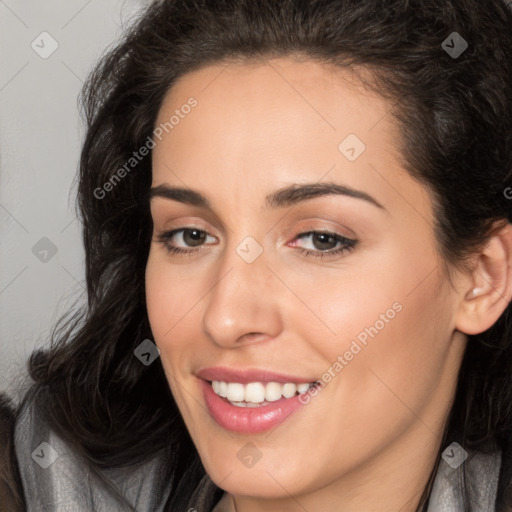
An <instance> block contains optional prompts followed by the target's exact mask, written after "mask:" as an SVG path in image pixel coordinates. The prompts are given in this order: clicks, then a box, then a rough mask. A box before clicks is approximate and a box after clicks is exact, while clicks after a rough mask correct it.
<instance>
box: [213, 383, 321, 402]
mask: <svg viewBox="0 0 512 512" xmlns="http://www.w3.org/2000/svg"><path fill="white" fill-rule="evenodd" d="M311 386H314V383H311V384H308V383H301V384H294V383H293V382H287V383H286V384H281V383H279V382H267V383H266V384H263V383H262V382H249V383H247V384H241V383H239V382H223V381H217V380H214V381H213V382H212V388H213V391H214V392H215V393H216V394H217V395H219V396H221V397H223V398H227V399H228V400H229V401H230V402H231V404H232V405H235V406H236V407H259V406H261V405H267V404H268V403H269V402H275V401H276V400H279V399H280V398H281V397H282V396H284V397H285V398H291V397H292V396H295V394H296V393H299V394H301V393H304V392H306V391H307V390H308V389H309V388H310V387H311Z"/></svg>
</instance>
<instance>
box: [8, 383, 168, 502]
mask: <svg viewBox="0 0 512 512" xmlns="http://www.w3.org/2000/svg"><path fill="white" fill-rule="evenodd" d="M14 439H15V452H16V458H17V460H18V464H19V468H20V474H21V480H22V483H23V488H24V490H25V497H26V502H27V507H28V509H29V510H52V512H67V511H68V510H73V512H89V511H90V510H95V511H97V512H103V511H107V510H108V511H109V512H125V511H134V510H136V511H138V512H149V511H152V512H153V511H154V512H160V511H162V512H163V509H162V508H161V504H159V503H155V501H154V498H153V494H154V489H155V486H156V484H157V482H158V475H159V473H158V469H159V466H158V460H156V459H153V460H151V461H149V462H148V463H145V464H144V465H138V466H137V467H135V466H133V467H124V468H104V467H99V466H98V465H96V464H95V463H94V462H93V461H92V460H90V459H88V458H86V457H84V456H83V455H81V454H80V453H79V452H78V450H75V449H73V447H72V446H71V444H70V443H68V442H66V440H64V439H63V438H62V437H61V436H59V435H58V434H57V433H56V432H55V430H54V429H52V428H51V427H50V426H49V424H48V422H47V421H46V418H45V415H44V411H41V410H40V408H39V407H38V400H37V394H36V393H30V394H29V395H27V397H26V398H25V399H24V401H23V403H22V405H21V406H20V411H19V414H18V418H17V421H16V426H15V432H14Z"/></svg>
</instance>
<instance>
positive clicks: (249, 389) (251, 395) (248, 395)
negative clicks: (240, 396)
mask: <svg viewBox="0 0 512 512" xmlns="http://www.w3.org/2000/svg"><path fill="white" fill-rule="evenodd" d="M244 396H245V401H246V402H252V403H256V404H257V403H258V402H263V400H265V386H264V385H263V384H262V383H261V382H249V384H246V386H245V395H244ZM279 398H281V394H279ZM267 400H268V399H267Z"/></svg>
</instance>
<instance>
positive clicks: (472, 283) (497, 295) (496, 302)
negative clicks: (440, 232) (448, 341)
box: [455, 222, 512, 334]
mask: <svg viewBox="0 0 512 512" xmlns="http://www.w3.org/2000/svg"><path fill="white" fill-rule="evenodd" d="M500 225H501V226H502V227H501V228H498V230H497V231H495V232H494V234H493V235H492V236H491V238H489V240H488V242H487V244H486V245H485V247H484V248H483V249H482V250H481V252H479V253H478V254H475V255H474V260H473V261H474V265H473V268H472V270H471V272H469V273H468V274H466V275H465V277H464V278H463V280H462V286H461V289H460V298H461V302H460V305H459V309H458V311H457V315H456V319H455V327H456V328H457V329H458V330H459V331H461V332H463V333H465V334H480V333H481V332H484V331H486V330H487V329H489V328H490V327H491V326H492V325H493V324H494V323H496V321H497V320H498V319H499V317H500V316H501V314H502V313H503V311H505V309H506V307H507V306H508V304H509V302H510V300H511V297H512V225H511V224H510V223H508V222H507V223H506V224H505V225H503V224H500Z"/></svg>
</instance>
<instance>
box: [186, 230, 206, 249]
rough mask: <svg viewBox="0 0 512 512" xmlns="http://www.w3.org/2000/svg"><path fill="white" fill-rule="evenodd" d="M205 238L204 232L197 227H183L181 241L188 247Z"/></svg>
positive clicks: (198, 243) (196, 244) (200, 242)
mask: <svg viewBox="0 0 512 512" xmlns="http://www.w3.org/2000/svg"><path fill="white" fill-rule="evenodd" d="M205 239H206V232H205V231H201V230H199V229H184V230H183V241H184V242H185V243H186V244H187V245H188V246H190V247H197V246H198V245H201V244H202V243H203V242H204V240H205Z"/></svg>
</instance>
